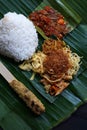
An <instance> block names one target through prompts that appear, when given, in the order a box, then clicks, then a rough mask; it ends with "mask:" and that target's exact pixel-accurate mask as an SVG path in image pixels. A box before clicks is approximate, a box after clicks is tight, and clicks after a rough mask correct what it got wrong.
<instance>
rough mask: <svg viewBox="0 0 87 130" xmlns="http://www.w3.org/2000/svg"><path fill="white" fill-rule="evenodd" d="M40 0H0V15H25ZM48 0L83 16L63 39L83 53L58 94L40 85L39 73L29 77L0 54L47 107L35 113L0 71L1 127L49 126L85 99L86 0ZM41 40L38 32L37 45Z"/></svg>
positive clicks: (29, 128) (26, 129)
mask: <svg viewBox="0 0 87 130" xmlns="http://www.w3.org/2000/svg"><path fill="white" fill-rule="evenodd" d="M41 2H42V1H41V0H26V1H25V0H0V18H2V17H3V14H5V13H6V12H8V11H15V12H17V13H22V14H24V15H25V16H28V15H29V13H31V12H32V11H33V10H35V9H36V7H38V6H39V5H40V4H41ZM48 2H49V3H50V2H52V3H50V4H53V3H54V4H53V6H54V7H55V3H56V5H57V6H56V7H62V9H64V10H66V7H69V9H70V8H71V11H70V12H72V15H73V14H75V12H77V14H79V16H80V17H81V18H82V21H81V23H80V25H78V26H77V27H76V28H75V29H74V30H73V31H72V32H70V33H69V34H68V35H67V36H65V37H64V41H65V42H66V43H67V44H68V45H69V46H70V47H71V49H72V51H74V52H76V53H78V54H79V55H80V56H81V57H82V64H81V67H80V70H79V72H78V74H77V75H76V77H74V79H73V80H72V81H71V84H70V85H69V87H68V88H67V89H66V90H64V91H63V92H62V93H61V94H60V95H58V96H57V98H53V97H51V96H50V95H48V94H46V93H45V91H44V89H42V86H41V85H40V84H39V79H40V77H38V75H37V76H36V77H35V81H30V80H29V78H30V77H31V74H32V73H31V72H30V73H29V72H24V71H21V70H20V69H19V68H18V63H16V62H14V61H12V60H11V59H9V58H6V57H3V56H0V60H1V61H2V62H3V63H4V64H5V66H6V67H7V68H8V69H9V70H10V71H11V72H12V73H13V74H14V76H16V78H17V79H19V80H20V81H22V82H23V83H24V84H25V85H26V86H27V87H28V88H29V89H31V90H32V91H33V92H34V93H35V95H37V97H38V98H39V99H40V100H41V101H42V102H43V103H44V105H45V107H46V112H45V113H43V114H42V115H40V116H36V115H34V114H33V113H32V112H31V110H30V109H29V108H27V107H26V105H25V103H24V102H23V101H22V100H21V99H20V98H19V97H18V95H17V94H16V93H15V92H14V91H13V90H12V89H11V88H10V87H9V85H8V83H7V82H6V81H5V79H4V78H3V77H2V76H1V75H0V125H1V126H2V128H3V129H4V130H20V129H21V130H35V129H37V130H44V129H45V130H49V129H51V128H53V127H54V126H55V125H57V124H59V123H60V122H62V121H64V120H65V119H66V118H68V117H69V116H70V115H71V114H72V113H73V112H74V111H76V109H77V108H78V107H79V106H80V105H82V104H83V103H85V102H87V80H86V79H87V57H86V56H87V25H86V23H87V19H86V15H87V14H86V12H87V8H86V7H87V1H86V0H83V4H82V2H81V1H79V0H73V1H72V0H48ZM60 10H61V8H60ZM73 10H74V12H73ZM68 11H69V10H68ZM63 12H64V11H63ZM67 13H68V12H67ZM73 18H74V19H75V21H77V20H78V17H75V16H72V19H73ZM76 19H77V20H76ZM43 40H44V39H43V37H42V36H41V35H39V46H38V49H40V47H41V44H42V42H43ZM37 77H38V78H37ZM38 89H39V90H40V91H41V93H40V91H38Z"/></svg>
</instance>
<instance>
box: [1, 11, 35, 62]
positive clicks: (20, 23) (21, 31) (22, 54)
mask: <svg viewBox="0 0 87 130" xmlns="http://www.w3.org/2000/svg"><path fill="white" fill-rule="evenodd" d="M37 46H38V36H37V33H36V29H35V26H34V25H33V23H32V22H31V21H30V20H29V19H28V18H26V17H25V16H23V15H22V14H16V13H15V12H13V13H12V12H8V13H7V14H5V15H4V18H2V19H1V20H0V53H1V54H3V55H5V56H8V57H10V58H13V59H14V60H16V61H22V60H27V59H29V58H30V57H31V56H32V55H33V53H34V52H35V50H36V48H37Z"/></svg>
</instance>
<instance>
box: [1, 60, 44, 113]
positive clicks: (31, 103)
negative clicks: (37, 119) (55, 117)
mask: <svg viewBox="0 0 87 130" xmlns="http://www.w3.org/2000/svg"><path fill="white" fill-rule="evenodd" d="M0 73H1V75H2V76H3V77H4V78H5V79H6V80H7V81H8V83H9V84H10V86H11V88H12V89H13V90H14V91H15V92H16V93H17V94H18V95H19V97H20V98H21V99H22V100H23V101H24V102H25V103H26V104H27V106H28V107H29V108H30V109H31V110H32V111H33V112H34V113H35V114H37V115H40V114H41V113H42V112H44V111H45V107H44V105H43V104H42V102H41V101H40V100H39V99H38V98H37V97H36V96H35V95H34V94H33V93H32V92H31V91H30V90H29V89H28V88H27V87H26V86H25V85H24V84H23V83H21V82H20V81H18V80H17V79H16V78H15V77H14V76H13V75H12V74H11V73H10V72H9V70H8V69H7V68H6V67H5V66H4V65H3V64H2V63H1V62H0Z"/></svg>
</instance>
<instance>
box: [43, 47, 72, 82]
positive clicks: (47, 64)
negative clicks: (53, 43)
mask: <svg viewBox="0 0 87 130" xmlns="http://www.w3.org/2000/svg"><path fill="white" fill-rule="evenodd" d="M43 66H44V68H45V73H47V74H48V75H50V79H51V80H55V79H57V78H58V79H59V78H62V77H63V75H65V74H66V72H67V71H68V69H69V67H70V64H69V61H68V57H67V55H66V54H65V53H64V52H63V50H62V49H58V50H56V51H54V50H53V51H50V52H49V53H48V54H47V58H46V60H45V61H44V63H43Z"/></svg>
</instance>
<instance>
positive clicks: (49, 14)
mask: <svg viewBox="0 0 87 130" xmlns="http://www.w3.org/2000/svg"><path fill="white" fill-rule="evenodd" d="M29 19H30V20H32V21H33V23H34V25H35V26H38V27H40V28H41V29H42V30H43V32H44V33H45V35H46V36H48V37H50V36H52V35H55V36H56V37H58V38H60V39H61V38H63V36H64V35H65V34H67V33H68V32H69V27H68V26H67V24H68V23H67V22H66V21H65V19H64V17H63V15H62V14H61V13H59V12H58V11H56V10H55V9H53V8H52V7H50V6H45V7H44V9H42V10H38V11H34V12H32V13H31V14H30V15H29Z"/></svg>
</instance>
